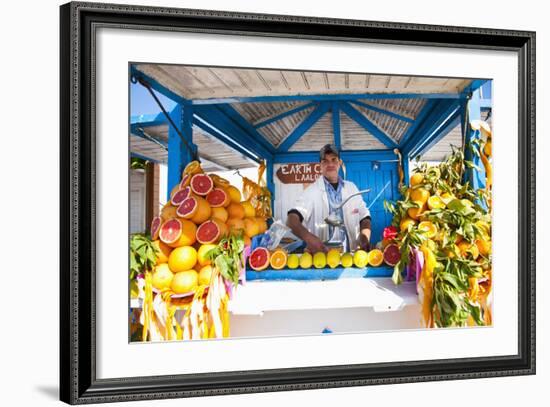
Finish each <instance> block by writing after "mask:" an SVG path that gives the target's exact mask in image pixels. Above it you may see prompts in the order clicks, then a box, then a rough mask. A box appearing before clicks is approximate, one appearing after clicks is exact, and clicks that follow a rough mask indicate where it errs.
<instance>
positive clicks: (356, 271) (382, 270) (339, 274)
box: [246, 266, 393, 281]
mask: <svg viewBox="0 0 550 407" xmlns="http://www.w3.org/2000/svg"><path fill="white" fill-rule="evenodd" d="M392 274H393V267H388V266H380V267H364V268H358V267H336V268H333V269H331V268H322V269H316V268H311V269H300V268H297V269H293V270H292V269H283V270H274V269H265V270H263V271H254V270H247V271H246V279H247V280H249V281H253V280H337V279H340V278H363V277H391V275H392Z"/></svg>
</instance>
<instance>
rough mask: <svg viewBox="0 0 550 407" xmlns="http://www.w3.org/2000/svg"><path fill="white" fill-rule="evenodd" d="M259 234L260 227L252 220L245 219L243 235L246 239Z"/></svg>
mask: <svg viewBox="0 0 550 407" xmlns="http://www.w3.org/2000/svg"><path fill="white" fill-rule="evenodd" d="M259 233H260V226H259V225H258V223H257V222H256V220H255V219H253V218H246V219H245V220H244V234H245V235H246V236H248V237H253V236H256V235H257V234H259Z"/></svg>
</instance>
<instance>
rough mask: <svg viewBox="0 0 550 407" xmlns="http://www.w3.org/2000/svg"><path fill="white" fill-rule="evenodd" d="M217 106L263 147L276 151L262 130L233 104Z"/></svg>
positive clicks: (272, 151)
mask: <svg viewBox="0 0 550 407" xmlns="http://www.w3.org/2000/svg"><path fill="white" fill-rule="evenodd" d="M216 107H217V108H218V109H219V110H221V111H222V112H223V113H224V114H225V115H226V116H228V117H229V118H230V119H231V120H232V121H233V122H235V123H236V124H237V125H238V126H240V127H241V128H242V129H243V130H244V132H246V133H248V134H250V136H252V137H253V138H254V139H256V142H257V143H260V144H261V145H262V147H264V148H265V149H266V150H268V151H269V152H270V153H271V154H273V153H274V152H275V147H273V144H271V143H270V142H269V141H267V140H266V138H265V137H264V136H263V135H262V134H261V133H260V132H258V130H256V129H255V128H254V126H252V124H250V123H249V122H248V120H246V119H245V118H244V117H243V116H242V115H241V114H240V113H239V112H238V111H237V110H235V108H234V107H233V106H231V105H228V104H226V105H219V106H216Z"/></svg>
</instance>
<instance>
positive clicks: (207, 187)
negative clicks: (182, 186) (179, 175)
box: [189, 174, 214, 196]
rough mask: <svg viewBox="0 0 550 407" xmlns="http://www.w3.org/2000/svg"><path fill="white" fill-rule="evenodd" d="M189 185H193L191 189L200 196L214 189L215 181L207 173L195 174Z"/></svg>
mask: <svg viewBox="0 0 550 407" xmlns="http://www.w3.org/2000/svg"><path fill="white" fill-rule="evenodd" d="M189 185H190V186H191V190H192V191H193V193H195V194H197V195H200V196H206V195H208V193H209V192H210V191H212V188H214V182H213V181H212V179H211V178H210V177H209V176H208V175H206V174H195V175H193V178H191V183H190V184H189Z"/></svg>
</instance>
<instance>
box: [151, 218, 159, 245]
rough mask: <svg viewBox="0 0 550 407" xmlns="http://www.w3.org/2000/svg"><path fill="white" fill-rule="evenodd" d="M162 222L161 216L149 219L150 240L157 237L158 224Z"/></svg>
mask: <svg viewBox="0 0 550 407" xmlns="http://www.w3.org/2000/svg"><path fill="white" fill-rule="evenodd" d="M161 224H162V218H161V217H160V216H155V217H154V218H153V220H152V221H151V240H157V239H158V238H159V230H160V225H161Z"/></svg>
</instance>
